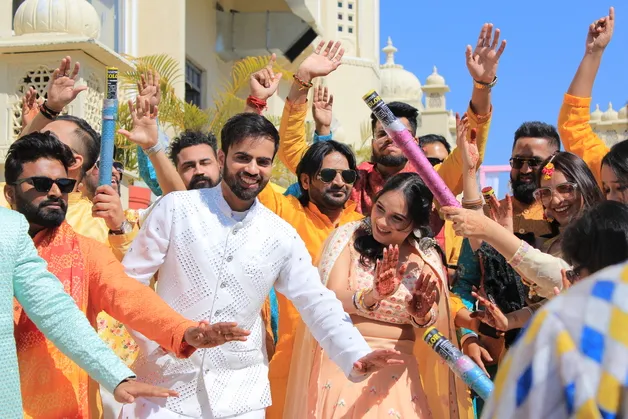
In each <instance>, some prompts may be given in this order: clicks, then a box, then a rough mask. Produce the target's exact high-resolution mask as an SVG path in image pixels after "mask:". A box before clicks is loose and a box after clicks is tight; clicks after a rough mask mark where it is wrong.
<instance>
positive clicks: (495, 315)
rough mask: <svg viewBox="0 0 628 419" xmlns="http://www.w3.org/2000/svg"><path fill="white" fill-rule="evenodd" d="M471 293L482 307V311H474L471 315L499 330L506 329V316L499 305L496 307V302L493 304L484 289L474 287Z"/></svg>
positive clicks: (503, 330)
mask: <svg viewBox="0 0 628 419" xmlns="http://www.w3.org/2000/svg"><path fill="white" fill-rule="evenodd" d="M471 295H472V296H473V297H474V298H475V299H476V300H477V301H478V303H480V304H481V305H482V306H483V307H484V310H483V311H474V312H473V313H471V317H472V318H474V319H478V320H480V321H481V322H482V323H486V324H487V325H489V326H491V327H494V328H495V329H497V330H499V331H501V332H506V331H507V330H508V318H507V317H506V315H505V314H504V313H503V312H502V311H501V310H500V309H499V307H497V304H495V303H494V302H493V301H492V299H489V298H488V297H487V296H486V294H485V293H484V291H479V290H478V289H476V288H474V290H473V292H471Z"/></svg>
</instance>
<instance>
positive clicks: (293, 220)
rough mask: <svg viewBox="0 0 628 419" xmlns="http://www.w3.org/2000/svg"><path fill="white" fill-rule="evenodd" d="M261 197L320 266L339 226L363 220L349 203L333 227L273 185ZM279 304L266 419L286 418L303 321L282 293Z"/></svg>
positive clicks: (313, 207) (313, 210) (312, 205)
mask: <svg viewBox="0 0 628 419" xmlns="http://www.w3.org/2000/svg"><path fill="white" fill-rule="evenodd" d="M258 198H259V200H260V201H261V202H262V204H264V205H265V206H266V207H267V208H269V209H270V210H271V211H273V212H274V213H275V214H277V215H279V216H280V217H281V218H283V219H284V220H286V221H287V222H288V223H290V225H292V227H294V228H295V229H296V230H297V232H298V233H299V235H300V236H301V239H303V241H304V242H305V246H306V247H307V250H308V251H309V253H310V256H311V257H312V260H313V263H314V264H315V265H316V264H317V263H318V258H319V256H320V255H319V254H320V252H321V250H322V247H323V243H324V242H325V240H326V239H327V237H328V236H329V234H330V233H331V232H332V231H333V230H334V229H335V228H336V227H338V226H340V225H343V224H346V223H349V222H351V221H356V220H360V219H362V218H363V216H362V214H359V213H357V212H355V210H354V209H355V204H354V203H352V202H350V201H349V202H348V203H347V205H346V207H345V210H344V211H343V213H342V215H341V216H340V218H339V219H338V221H337V223H336V224H333V223H332V222H331V221H330V220H329V218H327V216H326V215H324V214H322V213H321V212H320V211H319V209H318V208H317V207H316V205H314V204H312V203H311V202H310V203H309V204H308V205H307V206H306V207H304V206H303V205H301V203H300V202H299V200H298V199H297V198H295V197H294V196H284V195H282V194H280V193H277V192H275V190H274V189H273V188H272V187H271V186H267V187H266V188H265V189H264V190H263V191H262V193H261V194H260V195H259V197H258ZM267 303H268V301H267ZM277 303H278V305H279V333H278V334H279V340H278V341H277V346H276V348H275V354H274V356H273V358H272V359H271V361H270V371H269V373H268V377H269V379H270V388H271V397H272V399H273V404H272V406H270V407H269V408H268V409H267V410H266V414H267V417H268V418H270V419H273V418H281V417H282V415H283V407H284V402H285V398H286V390H287V385H288V374H289V373H290V361H291V360H292V349H293V346H294V338H295V335H296V330H297V326H298V325H299V323H300V321H301V318H300V316H299V313H298V312H297V310H296V308H295V307H294V306H293V305H292V303H291V302H290V301H288V299H287V298H286V297H284V296H283V295H282V294H280V293H277Z"/></svg>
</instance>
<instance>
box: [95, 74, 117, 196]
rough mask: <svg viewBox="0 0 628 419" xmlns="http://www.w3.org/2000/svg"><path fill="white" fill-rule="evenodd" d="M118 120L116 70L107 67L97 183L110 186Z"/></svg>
mask: <svg viewBox="0 0 628 419" xmlns="http://www.w3.org/2000/svg"><path fill="white" fill-rule="evenodd" d="M117 120H118V69H117V68H115V67H107V94H106V95H105V100H104V103H103V108H102V135H101V140H100V141H101V142H100V169H99V170H100V172H99V174H98V183H99V184H100V185H111V171H112V169H113V147H114V139H115V135H116V121H117Z"/></svg>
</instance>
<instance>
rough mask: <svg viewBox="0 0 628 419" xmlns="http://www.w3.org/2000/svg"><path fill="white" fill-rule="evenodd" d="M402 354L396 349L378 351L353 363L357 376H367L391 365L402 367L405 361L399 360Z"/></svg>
mask: <svg viewBox="0 0 628 419" xmlns="http://www.w3.org/2000/svg"><path fill="white" fill-rule="evenodd" d="M400 354H401V352H399V351H395V350H394V349H377V350H375V351H373V352H371V353H370V354H368V355H365V356H363V357H362V358H360V359H358V360H357V361H356V362H354V363H353V373H354V374H355V375H366V374H370V373H372V372H375V371H379V370H381V369H382V368H385V367H387V366H389V365H402V364H403V360H401V359H397V358H396V357H397V356H399V355H400Z"/></svg>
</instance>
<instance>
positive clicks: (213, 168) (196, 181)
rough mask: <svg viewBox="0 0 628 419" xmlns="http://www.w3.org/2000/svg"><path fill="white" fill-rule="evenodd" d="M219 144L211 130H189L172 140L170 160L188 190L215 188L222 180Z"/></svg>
mask: <svg viewBox="0 0 628 419" xmlns="http://www.w3.org/2000/svg"><path fill="white" fill-rule="evenodd" d="M217 144H218V142H217V141H216V136H215V135H214V134H212V133H211V132H208V133H204V132H200V131H189V130H188V131H184V132H183V133H181V134H180V135H179V136H178V137H176V138H175V139H174V140H172V141H171V142H170V156H169V157H170V160H171V161H172V163H173V164H174V167H175V168H176V169H177V172H178V173H179V176H180V177H181V180H182V181H183V184H184V185H185V188H186V189H187V190H192V189H202V188H213V187H214V186H216V185H218V183H219V182H220V166H219V164H218V158H217V152H218V146H217Z"/></svg>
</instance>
